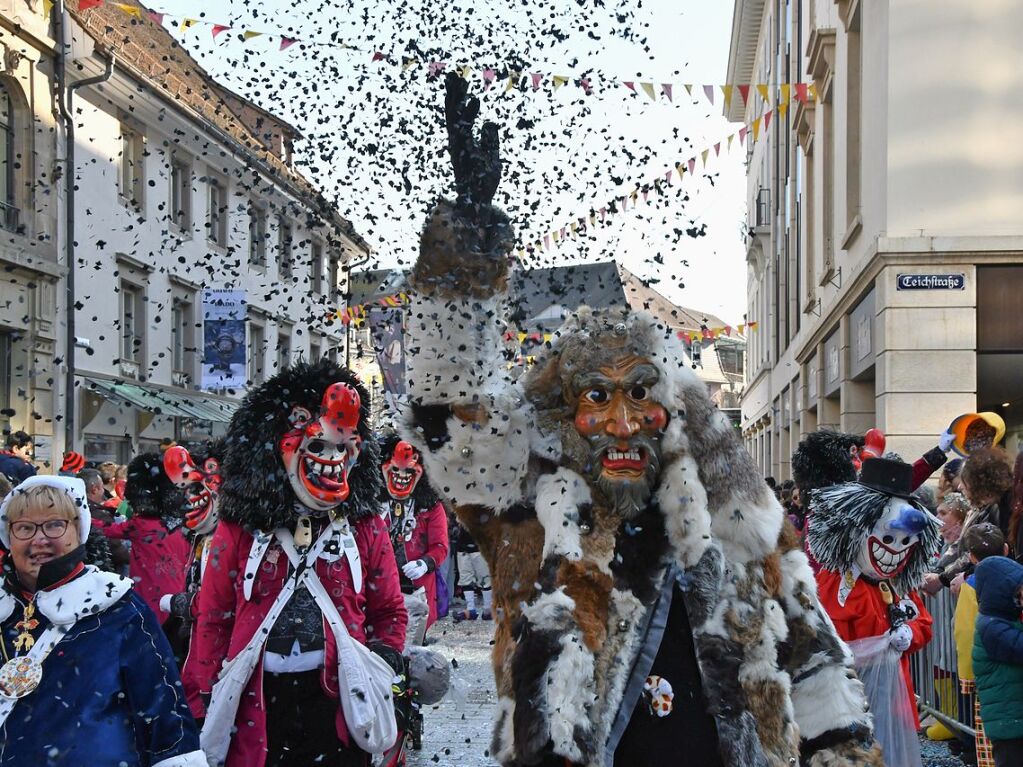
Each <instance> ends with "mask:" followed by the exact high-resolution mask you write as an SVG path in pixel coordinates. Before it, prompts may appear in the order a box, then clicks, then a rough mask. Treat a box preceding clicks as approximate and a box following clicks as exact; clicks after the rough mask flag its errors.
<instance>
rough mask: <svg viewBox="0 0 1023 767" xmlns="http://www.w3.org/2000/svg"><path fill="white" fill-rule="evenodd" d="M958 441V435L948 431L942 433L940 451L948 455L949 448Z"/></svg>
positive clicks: (939, 439) (939, 438) (939, 443)
mask: <svg viewBox="0 0 1023 767" xmlns="http://www.w3.org/2000/svg"><path fill="white" fill-rule="evenodd" d="M955 441H956V435H955V434H953V433H952V432H950V431H948V430H947V429H946V430H945V431H943V432H942V433H941V436H940V437H938V449H939V450H941V452H943V453H947V452H948V451H949V448H951V447H952V443H953V442H955Z"/></svg>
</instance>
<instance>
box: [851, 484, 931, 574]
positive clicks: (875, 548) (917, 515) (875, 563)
mask: <svg viewBox="0 0 1023 767" xmlns="http://www.w3.org/2000/svg"><path fill="white" fill-rule="evenodd" d="M927 525H928V519H927V514H925V513H924V512H923V511H921V510H920V509H918V508H916V507H915V506H913V505H912V504H911V503H910V502H909V501H906V500H903V499H902V498H892V499H891V500H889V501H888V505H887V506H886V507H885V510H884V514H882V515H881V518H880V519H879V520H878V521H877V524H876V525H874V528H873V530H871V531H870V533H869V534H868V535H867V537H866V540H865V541H864V543H863V549H862V551H861V552H860V555H859V557H858V558H857V560H856V565H857V566H858V567H859V568H860V572H862V573H863V574H865V575H866V576H868V577H870V578H878V579H880V580H888V579H891V578H894V577H895V576H896V575H898V574H899V573H900V572H902V570H903V569H904V568H905V567H906V566H907V565H908V564H909V562H910V560H911V559H912V557H913V552H914V551H915V550H916V548H917V546H919V545H920V534H921V533H922V532H923V530H924V528H925V527H927Z"/></svg>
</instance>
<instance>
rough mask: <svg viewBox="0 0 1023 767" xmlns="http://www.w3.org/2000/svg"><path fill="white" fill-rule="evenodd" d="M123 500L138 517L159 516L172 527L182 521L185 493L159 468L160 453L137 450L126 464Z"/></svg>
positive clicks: (161, 467)
mask: <svg viewBox="0 0 1023 767" xmlns="http://www.w3.org/2000/svg"><path fill="white" fill-rule="evenodd" d="M124 500H126V501H127V502H128V503H129V505H130V506H131V513H132V515H133V516H138V517H151V518H159V519H162V520H163V521H164V524H165V525H166V526H167V529H169V530H173V529H174V528H176V527H177V526H178V525H180V524H182V522H183V521H184V505H185V496H184V494H183V493H182V492H181V491H180V490H178V488H177V487H175V486H174V483H173V482H171V480H170V477H168V476H167V472H165V471H164V470H163V456H162V455H159V454H158V453H141V454H139V455H137V456H135V457H134V458H132V459H131V463H129V464H128V476H127V481H126V482H125V485H124Z"/></svg>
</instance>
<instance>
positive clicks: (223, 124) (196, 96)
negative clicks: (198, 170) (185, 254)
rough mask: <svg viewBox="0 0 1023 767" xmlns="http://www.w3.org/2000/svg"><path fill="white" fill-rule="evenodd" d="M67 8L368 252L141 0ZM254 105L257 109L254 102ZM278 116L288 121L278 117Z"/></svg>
mask: <svg viewBox="0 0 1023 767" xmlns="http://www.w3.org/2000/svg"><path fill="white" fill-rule="evenodd" d="M119 5H121V6H137V7H138V8H140V9H141V14H140V16H135V15H134V14H131V13H126V12H125V11H124V10H122V9H121V8H120V7H118V6H119ZM68 10H69V11H70V12H71V15H72V16H73V17H74V18H75V20H76V21H78V23H79V24H81V26H82V28H83V29H85V31H86V32H87V33H88V34H89V35H90V36H92V37H93V38H94V39H95V40H96V42H97V43H98V44H99V45H100V46H101V47H102V48H104V49H105V50H106V51H109V52H110V53H113V54H115V55H116V56H117V61H118V64H119V65H120V66H124V67H126V68H128V69H130V70H131V71H132V72H133V73H134V74H135V75H136V76H137V77H139V78H140V79H142V80H143V81H146V82H149V83H151V84H152V85H153V86H154V87H155V88H156V90H158V91H160V92H162V93H164V94H165V95H166V96H167V97H168V98H171V99H173V100H174V101H176V102H178V103H180V104H181V105H182V107H183V108H187V109H191V110H192V111H193V112H195V113H196V114H197V115H199V116H200V117H201V118H203V119H205V120H207V121H208V122H209V123H210V124H211V125H213V126H214V127H215V128H217V129H219V131H220V132H221V133H223V134H224V135H225V136H226V137H227V139H228V140H229V141H230V142H231V143H233V144H234V145H235V147H236V148H237V149H238V150H240V151H241V152H242V153H245V154H248V155H249V156H252V157H254V158H256V159H257V160H259V161H261V162H263V163H264V164H265V165H267V166H268V168H269V170H270V174H271V175H272V176H274V177H276V178H279V179H280V180H282V181H284V182H285V183H290V184H291V185H292V186H293V187H294V188H295V189H296V190H297V192H298V194H299V195H300V196H302V197H303V198H305V200H306V201H307V202H308V203H309V204H310V205H311V206H312V207H313V208H314V209H315V210H316V211H317V212H319V213H320V214H321V215H324V216H325V217H326V218H328V219H330V220H332V221H333V222H334V223H335V224H336V225H337V226H338V228H339V229H340V230H341V231H342V232H344V234H345V235H346V236H347V237H349V238H350V239H351V240H352V241H353V242H354V243H355V244H356V245H357V246H358V247H359V248H361V249H363V250H365V251H367V252H368V251H369V245H368V244H367V243H366V242H365V240H363V239H362V237H360V236H359V235H358V233H357V232H356V231H355V228H354V227H353V226H352V224H351V222H350V221H348V220H346V219H345V218H343V217H342V216H341V215H340V213H338V211H337V209H336V208H335V207H334V206H333V205H331V204H330V203H329V202H327V200H326V198H324V196H323V195H322V194H321V193H320V191H319V190H318V189H316V187H315V186H313V184H312V183H311V182H309V181H308V180H307V179H306V178H305V177H304V176H302V174H300V173H298V172H297V171H296V170H295V169H293V168H291V167H289V166H288V165H287V164H286V163H285V162H284V161H283V160H282V159H281V158H280V157H279V156H278V155H277V154H275V153H274V152H273V151H271V150H270V149H269V148H268V147H267V143H266V142H265V141H264V140H263V139H262V138H261V137H260V136H259V135H257V134H258V132H259V128H258V127H257V126H256V124H255V122H253V121H252V120H251V119H250V120H249V122H250V123H252V124H251V125H247V124H246V120H243V119H242V118H241V117H239V114H238V112H237V111H236V109H233V108H232V107H231V106H230V105H229V103H228V98H231V99H232V100H235V101H238V102H242V101H244V102H246V103H247V104H250V103H251V102H247V100H245V99H241V98H240V97H238V96H237V95H235V94H233V93H231V92H230V91H228V90H227V89H226V88H224V86H222V85H220V84H219V83H217V82H216V81H215V80H214V79H213V78H212V77H211V76H210V74H209V73H208V72H206V70H204V69H203V68H202V67H201V66H200V65H199V63H198V62H196V60H195V59H193V58H192V56H191V55H190V54H189V53H188V52H187V51H186V50H185V49H184V48H182V47H181V45H180V44H179V43H178V41H177V40H175V39H174V38H173V37H172V36H171V34H170V33H169V32H167V30H165V29H164V28H163V27H162V26H161V25H159V24H157V23H156V22H155V21H153V20H152V19H151V18H150V17H149V15H148V14H149V10H148V9H147V8H146V6H144V5H142V4H141V3H139V2H137V0H124V2H123V3H119V4H113V3H104V4H103V5H100V6H97V7H94V8H91V9H89V10H86V11H84V12H82V11H79V10H78V0H69V2H68ZM228 94H230V95H228ZM237 107H238V104H236V108H237ZM251 107H252V108H254V109H255V108H256V107H255V105H251ZM239 111H241V110H239ZM260 111H262V112H265V110H262V109H260ZM266 114H269V113H266ZM274 120H277V121H278V122H280V123H281V124H282V125H287V123H285V122H284V121H283V120H279V118H274Z"/></svg>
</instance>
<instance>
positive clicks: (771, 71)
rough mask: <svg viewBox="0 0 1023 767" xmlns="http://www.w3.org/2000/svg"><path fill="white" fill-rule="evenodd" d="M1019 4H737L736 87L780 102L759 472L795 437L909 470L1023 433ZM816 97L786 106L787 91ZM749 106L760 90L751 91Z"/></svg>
mask: <svg viewBox="0 0 1023 767" xmlns="http://www.w3.org/2000/svg"><path fill="white" fill-rule="evenodd" d="M1021 25H1023V5H1020V4H1019V3H1011V2H992V3H975V2H970V1H969V0H949V1H948V2H943V3H940V4H939V5H935V4H934V3H931V2H928V1H927V0H900V1H899V2H891V1H890V0H878V1H877V2H864V1H862V0H735V14H734V18H733V22H732V35H731V49H730V52H729V59H728V72H727V81H728V82H730V83H751V84H757V83H765V84H768V86H769V92H770V93H771V94H774V95H773V97H772V103H770V104H767V105H765V104H764V102H763V100H761V99H759V98H755V97H751V98H750V99H749V101H748V103H745V104H744V102H743V100H742V99H741V98H739V97H735V98H733V99H732V100H731V102H730V104H729V105H728V106H727V107H726V108H725V109H726V115H727V116H728V117H729V118H731V119H732V120H735V121H741V122H745V123H746V124H750V123H752V122H753V121H754V120H755V119H757V118H758V117H761V116H762V115H763V114H764V112H765V110H772V117H773V119H772V120H771V122H770V125H769V127H768V129H767V130H766V131H763V132H762V133H761V135H760V140H759V141H757V142H755V144H754V145H753V146H752V149H751V150H750V154H749V157H748V205H749V213H748V216H749V219H748V237H747V260H748V264H749V270H748V274H749V281H748V320H749V321H756V322H758V323H759V326H760V329H761V332H758V333H755V334H752V335H751V336H750V338H749V349H748V355H747V386H746V390H745V393H744V395H743V398H742V421H741V423H742V431H743V435H744V437H745V440H746V444H747V445H748V447H749V449H750V451H751V452H752V453H753V455H754V456H755V457H756V458H757V460H758V461H759V463H760V465H761V466H762V468H763V470H764V472H765V473H766V474H773V475H774V476H776V477H779V478H785V477H788V476H789V475H790V471H789V457H790V455H791V453H792V450H793V449H794V448H795V446H796V445H797V443H798V441H799V439H800V437H801V435H802V434H804V433H806V432H809V431H812V430H815V429H817V428H824V427H827V428H837V429H842V430H847V431H854V432H862V431H863V430H865V429H867V428H870V427H873V426H876V427H878V428H880V429H881V430H882V431H884V432H885V433H886V435H887V437H888V445H889V448H890V449H894V450H896V451H898V452H899V453H900V454H902V455H903V456H905V457H906V458H907V459H909V460H912V459H913V458H915V457H916V456H918V455H920V454H921V453H922V452H923V451H924V450H927V449H928V448H930V447H931V446H933V445H934V444H935V440H936V436H937V435H938V434H939V433H940V432H941V431H942V430H943V429H944V428H945V427H946V426H947V425H948V423H949V421H950V420H951V419H952V418H953V417H955V416H957V415H959V414H961V413H965V412H975V411H977V410H994V411H997V412H999V413H1001V415H1002V416H1003V418H1004V419H1005V421H1006V423H1007V424H1008V436H1007V438H1006V444H1007V447H1008V448H1009V449H1010V450H1014V449H1016V448H1017V447H1018V445H1019V440H1020V436H1021V433H1023V376H1021V375H1020V373H1021V371H1023V322H1021V321H1020V319H1019V316H1018V307H1017V303H1018V302H1017V297H1018V296H1019V295H1021V291H1023V218H1021V217H1020V215H1019V211H1020V210H1021V209H1023V150H1021V148H1020V147H1021V144H1020V142H1019V141H1018V140H1017V138H1018V134H1019V129H1018V127H1017V126H1019V125H1020V123H1021V120H1023V105H1021V103H1020V101H1019V99H1017V98H1015V97H1014V96H1015V94H1016V93H1017V92H1018V91H1019V88H1020V87H1021V86H1023V49H1021V48H1020V46H1019V45H1018V42H1017V40H1016V36H1017V35H1016V30H1018V29H1019V28H1020V27H1021ZM794 83H812V84H813V86H814V88H815V90H816V94H817V96H818V98H816V99H808V100H807V101H806V102H805V103H801V102H798V101H797V100H796V99H794V98H791V93H792V91H791V89H785V90H787V91H789V95H790V99H789V103H787V104H786V103H785V101H784V97H785V94H784V92H783V89H782V88H781V85H783V84H786V85H789V84H794ZM754 92H755V91H754Z"/></svg>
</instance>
